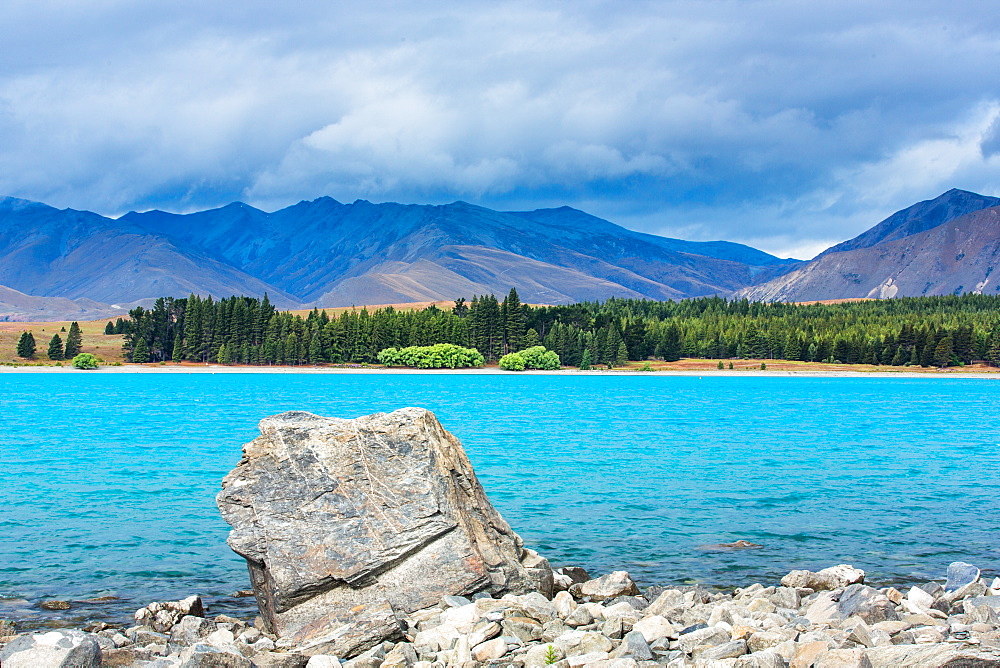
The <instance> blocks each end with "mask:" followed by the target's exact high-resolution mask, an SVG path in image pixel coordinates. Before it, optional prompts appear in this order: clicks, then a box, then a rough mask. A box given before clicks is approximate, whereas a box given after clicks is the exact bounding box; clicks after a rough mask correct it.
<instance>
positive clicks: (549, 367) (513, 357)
mask: <svg viewBox="0 0 1000 668" xmlns="http://www.w3.org/2000/svg"><path fill="white" fill-rule="evenodd" d="M505 359H506V360H507V362H506V363H505V362H504V360H505ZM500 368H501V369H505V370H507V371H524V370H525V369H541V370H542V371H556V370H558V369H559V368H561V367H560V365H559V355H557V354H556V352H555V351H554V350H546V349H545V346H532V347H530V348H525V349H524V350H522V351H521V352H519V353H508V354H507V355H504V356H503V357H501V358H500Z"/></svg>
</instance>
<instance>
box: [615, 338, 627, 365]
mask: <svg viewBox="0 0 1000 668" xmlns="http://www.w3.org/2000/svg"><path fill="white" fill-rule="evenodd" d="M627 363H628V348H627V347H626V346H625V342H624V341H621V340H619V342H618V351H617V352H616V353H615V364H616V365H618V366H622V365H623V364H627Z"/></svg>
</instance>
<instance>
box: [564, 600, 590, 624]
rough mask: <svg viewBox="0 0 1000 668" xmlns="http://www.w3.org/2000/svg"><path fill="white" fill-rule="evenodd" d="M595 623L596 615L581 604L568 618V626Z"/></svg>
mask: <svg viewBox="0 0 1000 668" xmlns="http://www.w3.org/2000/svg"><path fill="white" fill-rule="evenodd" d="M593 623H594V616H593V615H592V614H590V610H589V609H587V608H586V607H584V606H582V605H581V606H579V607H578V608H577V609H576V610H574V611H573V612H572V613H570V615H569V616H568V617H567V618H566V624H567V626H587V625H588V624H593Z"/></svg>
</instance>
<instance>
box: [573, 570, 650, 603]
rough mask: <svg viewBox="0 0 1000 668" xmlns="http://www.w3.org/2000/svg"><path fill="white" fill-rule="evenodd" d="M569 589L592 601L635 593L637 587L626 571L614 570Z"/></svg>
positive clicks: (637, 590)
mask: <svg viewBox="0 0 1000 668" xmlns="http://www.w3.org/2000/svg"><path fill="white" fill-rule="evenodd" d="M569 591H570V593H571V594H573V595H574V596H576V597H577V598H583V597H589V598H590V600H592V601H606V600H608V599H612V598H617V597H619V596H634V595H637V594H638V593H639V587H638V585H636V584H635V582H634V581H633V580H632V578H631V577H630V576H629V574H628V573H627V572H626V571H614V572H613V573H608V574H607V575H602V576H601V577H599V578H597V579H594V580H588V581H587V582H583V583H580V584H575V585H573V586H572V587H570V590H569Z"/></svg>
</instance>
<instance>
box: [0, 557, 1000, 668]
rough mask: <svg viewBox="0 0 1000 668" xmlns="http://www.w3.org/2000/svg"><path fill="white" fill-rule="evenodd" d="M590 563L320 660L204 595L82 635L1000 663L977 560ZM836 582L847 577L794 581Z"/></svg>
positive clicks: (991, 601)
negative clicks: (613, 566)
mask: <svg viewBox="0 0 1000 668" xmlns="http://www.w3.org/2000/svg"><path fill="white" fill-rule="evenodd" d="M559 571H561V572H559ZM581 572H582V569H569V568H564V569H557V574H560V575H563V576H564V577H566V578H567V579H573V580H574V582H573V584H572V585H571V586H570V587H569V590H568V591H560V592H559V593H557V594H556V596H555V598H554V599H553V600H552V601H548V600H546V599H545V598H544V597H542V596H541V595H539V594H537V593H534V594H526V595H522V596H515V595H510V594H508V595H506V596H504V597H503V598H501V599H493V598H490V597H484V596H478V595H477V596H472V597H469V598H466V597H460V596H450V597H446V598H445V599H444V600H442V601H441V604H440V605H438V606H435V607H433V608H428V609H426V610H418V611H415V612H413V613H411V614H410V615H408V616H406V618H405V619H404V620H402V621H403V628H404V629H410V631H408V634H409V635H408V639H407V640H405V641H402V642H395V643H394V642H385V643H382V645H379V646H376V647H375V648H372V649H371V650H369V651H367V652H365V653H363V654H362V655H361V656H358V657H334V656H315V657H312V658H310V657H308V656H305V655H300V654H298V653H296V652H295V648H294V647H292V648H285V647H282V648H277V647H276V644H275V642H276V641H277V638H276V637H275V636H273V635H269V634H267V633H265V632H264V631H262V630H261V629H259V628H255V627H254V626H253V625H252V624H249V623H247V622H244V621H241V620H238V619H235V618H232V617H226V616H222V615H220V616H218V617H216V618H214V619H208V618H205V617H204V610H203V608H202V606H201V602H200V599H198V598H197V597H190V598H188V599H185V600H183V601H176V602H168V603H154V604H150V605H149V606H146V607H145V608H143V609H141V610H139V611H138V612H137V613H136V620H137V622H139V623H138V624H137V625H136V626H134V627H131V628H128V629H117V628H113V627H110V626H108V625H106V624H100V625H91V626H89V627H88V629H91V630H93V631H94V632H93V633H84V632H81V631H73V632H72V633H73V634H75V635H72V638H73V642H74V643H76V645H78V646H86V647H94V648H100V649H101V650H102V651H103V652H104V654H105V661H112V662H113V663H114V665H143V662H147V661H153V660H156V661H159V662H161V663H158V664H157V665H163V666H179V665H182V664H183V663H184V662H185V661H186V662H188V663H189V664H190V665H195V664H196V663H197V664H198V665H202V664H203V663H206V662H208V663H211V664H212V665H215V664H216V663H219V665H222V664H223V663H224V664H225V665H233V666H268V667H270V666H297V667H299V668H301V667H302V666H308V667H309V668H333V667H337V668H339V667H340V666H342V665H343V666H344V668H445V667H446V666H453V665H459V664H460V665H461V666H462V668H478V667H479V666H482V667H484V668H488V667H489V666H499V665H504V666H506V665H514V666H518V667H521V666H523V667H524V668H542V667H543V666H548V665H553V666H555V668H584V667H588V668H589V667H590V666H593V667H594V668H633V667H636V668H638V667H639V666H652V665H654V664H656V665H665V666H672V667H676V668H682V667H683V668H687V667H692V668H697V667H700V666H705V667H708V666H727V667H732V668H785V667H786V666H787V667H789V668H823V667H824V666H827V667H837V668H840V667H841V666H869V665H870V666H873V668H877V667H879V666H886V667H888V666H893V665H904V664H905V665H907V666H915V667H920V666H928V667H930V666H940V665H943V664H946V663H949V665H992V664H991V663H989V662H993V661H995V662H1000V587H998V586H997V584H998V583H997V582H996V581H991V582H989V584H987V583H986V582H983V581H980V577H981V573H980V571H979V569H978V568H976V567H975V566H972V565H970V564H964V563H956V564H953V565H952V567H950V568H949V569H948V574H947V575H948V585H947V586H945V587H942V586H941V585H940V583H923V584H918V585H916V586H913V587H907V588H903V587H900V589H898V590H897V589H894V588H886V589H881V590H880V589H875V588H874V587H870V586H868V585H865V584H863V581H864V580H863V578H864V575H863V572H861V573H860V574H859V572H858V569H854V568H852V567H850V566H844V565H841V566H835V567H832V568H830V569H824V571H820V573H810V572H808V571H794V572H793V573H791V574H789V576H790V577H789V576H786V578H783V580H782V582H783V583H785V585H786V586H779V585H778V584H777V583H775V584H774V585H768V586H765V585H764V584H753V585H751V586H748V587H744V588H741V589H737V590H735V591H733V592H732V593H723V592H710V591H708V590H706V589H704V588H700V587H683V588H682V587H674V588H671V587H651V588H649V589H648V590H647V592H646V596H643V595H642V594H641V593H640V592H639V590H638V587H637V586H636V585H635V583H634V582H633V581H632V579H631V577H629V575H628V573H626V572H624V571H617V572H615V573H612V574H610V575H608V576H604V577H603V578H597V579H596V580H583V581H576V580H577V579H579V578H581V575H580V573H581ZM821 574H822V575H821ZM834 580H836V581H837V582H838V583H840V585H841V586H838V587H835V588H833V589H822V590H820V591H814V590H812V588H806V587H791V586H787V585H788V584H796V585H797V584H800V583H802V582H807V583H810V584H817V585H823V586H826V585H828V584H831V583H832V582H833V581H834ZM903 592H905V593H903ZM7 628H10V629H11V631H12V632H13V630H14V629H13V627H9V626H8V627H7ZM66 637H69V636H66ZM61 638H62V636H57V635H51V634H46V633H22V634H20V635H13V636H11V637H9V638H4V639H3V640H0V663H2V664H3V665H4V666H5V668H6V666H7V665H11V666H15V665H18V661H20V660H21V657H19V653H22V652H34V653H35V654H32V655H30V656H32V657H35V656H36V655H37V653H38V652H41V651H48V650H47V649H46V647H48V645H46V643H54V642H57V641H59V642H66V643H68V642H69V641H68V640H66V641H63V640H61ZM4 641H6V643H5V644H4ZM91 641H92V642H91ZM88 642H91V644H89V645H88V644H87V643H88ZM282 649H284V651H281V650H282ZM94 652H95V653H96V652H97V650H96V649H95V650H94ZM24 656H25V657H26V656H28V655H24ZM32 660H34V659H32ZM220 662H221V663H220ZM977 662H978V663H977ZM93 665H94V666H96V665H98V664H96V663H95V664H93ZM108 665H111V664H108ZM146 665H152V664H146ZM206 665H207V664H206Z"/></svg>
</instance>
